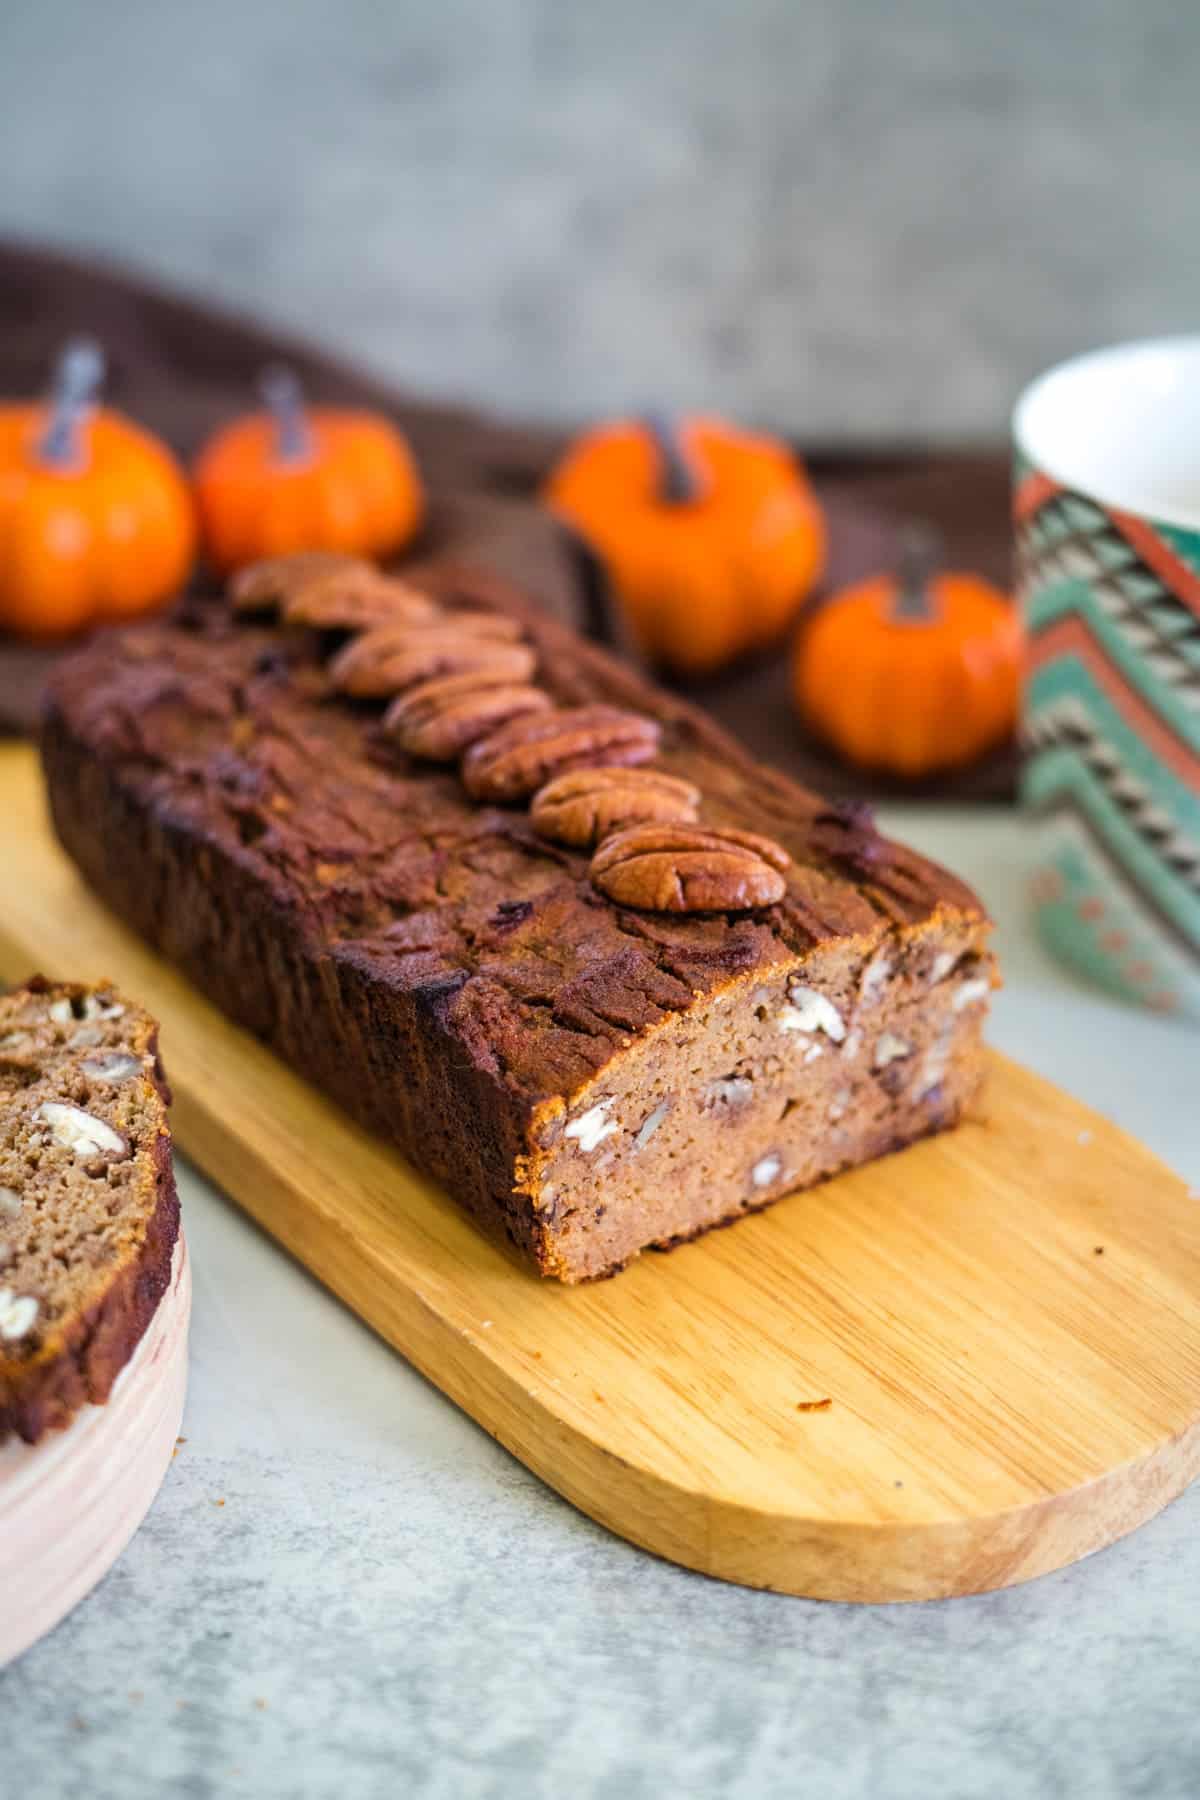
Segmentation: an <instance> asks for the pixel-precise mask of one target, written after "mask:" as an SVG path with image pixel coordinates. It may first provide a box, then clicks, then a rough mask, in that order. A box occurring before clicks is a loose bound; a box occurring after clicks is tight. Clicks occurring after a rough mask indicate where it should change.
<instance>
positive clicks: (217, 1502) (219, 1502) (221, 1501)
mask: <svg viewBox="0 0 1200 1800" xmlns="http://www.w3.org/2000/svg"><path fill="white" fill-rule="evenodd" d="M224 1504H225V1502H224V1500H214V1501H213V1505H214V1506H224Z"/></svg>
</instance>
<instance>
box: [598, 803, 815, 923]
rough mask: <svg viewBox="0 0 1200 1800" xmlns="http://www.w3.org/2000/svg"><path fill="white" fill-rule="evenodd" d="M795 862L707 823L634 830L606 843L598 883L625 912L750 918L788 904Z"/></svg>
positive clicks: (748, 835)
mask: <svg viewBox="0 0 1200 1800" xmlns="http://www.w3.org/2000/svg"><path fill="white" fill-rule="evenodd" d="M788 862H789V857H788V854H787V851H786V850H785V849H784V848H783V847H782V845H780V844H777V843H775V842H774V841H773V840H772V839H771V838H765V837H759V836H758V834H757V833H756V832H753V831H732V830H727V829H725V828H723V827H722V828H720V829H718V828H716V827H713V826H707V825H683V824H680V825H670V824H667V825H634V826H632V827H631V828H630V829H629V830H628V831H618V832H617V833H615V835H614V836H613V837H610V838H606V839H605V841H604V843H602V844H601V846H600V848H599V849H598V850H597V852H596V854H595V856H593V858H592V863H591V868H590V869H589V871H588V873H589V874H590V875H591V878H592V883H593V885H594V886H595V887H597V888H598V889H599V890H600V892H601V893H602V894H605V895H607V897H608V899H610V900H615V901H617V903H618V904H619V905H621V906H636V907H640V908H642V909H643V910H645V911H647V912H678V913H700V912H746V911H748V910H749V909H750V908H751V907H755V906H773V905H774V904H775V902H776V901H778V900H782V899H783V896H784V893H785V891H786V887H787V884H786V882H785V881H784V878H783V871H784V870H785V869H786V868H787V866H788Z"/></svg>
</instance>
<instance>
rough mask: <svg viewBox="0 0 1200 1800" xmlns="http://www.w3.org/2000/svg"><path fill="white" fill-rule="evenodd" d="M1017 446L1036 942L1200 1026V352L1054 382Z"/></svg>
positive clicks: (1026, 786) (1100, 354) (1115, 988)
mask: <svg viewBox="0 0 1200 1800" xmlns="http://www.w3.org/2000/svg"><path fill="white" fill-rule="evenodd" d="M1013 432H1014V438H1015V444H1016V471H1015V481H1014V523H1015V533H1016V568H1017V584H1018V592H1019V594H1020V597H1021V601H1022V606H1023V610H1024V616H1025V622H1026V627H1027V630H1028V634H1029V651H1028V662H1027V667H1026V679H1025V688H1024V699H1023V709H1022V740H1023V749H1024V755H1023V770H1022V781H1021V794H1022V801H1023V804H1024V806H1025V808H1026V810H1027V813H1028V816H1029V817H1030V819H1031V820H1032V823H1033V826H1034V830H1035V833H1036V839H1037V849H1036V852H1035V859H1036V860H1035V874H1034V886H1033V898H1034V906H1035V909H1036V916H1037V921H1038V926H1039V929H1040V931H1041V934H1042V936H1043V938H1044V940H1045V941H1046V943H1047V944H1048V945H1049V946H1050V948H1051V949H1052V950H1053V951H1054V953H1055V954H1056V955H1058V956H1060V957H1061V958H1063V959H1064V960H1065V961H1067V962H1068V963H1070V964H1071V965H1072V966H1073V967H1074V968H1076V969H1077V970H1079V971H1080V972H1081V973H1083V974H1085V975H1087V976H1089V977H1091V978H1092V979H1094V980H1096V981H1099V982H1100V983H1102V984H1103V986H1104V987H1106V988H1108V989H1109V990H1110V991H1111V992H1114V993H1117V994H1120V995H1122V996H1124V997H1126V998H1129V999H1133V1000H1138V1001H1140V1002H1142V1003H1143V1004H1145V1005H1148V1006H1152V1007H1155V1008H1157V1009H1159V1010H1161V1011H1164V1012H1174V1013H1178V1014H1181V1015H1183V1016H1186V1017H1188V1018H1191V1019H1194V1020H1200V337H1181V338H1163V339H1158V340H1151V341H1147V342H1144V343H1136V344H1127V345H1122V346H1119V347H1117V348H1115V349H1111V350H1099V351H1095V352H1094V353H1092V354H1090V355H1087V356H1080V357H1076V358H1075V359H1074V360H1073V361H1071V362H1067V363H1063V364H1061V365H1060V366H1059V367H1058V368H1055V369H1051V370H1050V372H1049V373H1048V374H1046V375H1043V376H1042V377H1041V379H1040V380H1038V381H1035V382H1034V384H1033V386H1032V387H1030V388H1028V389H1027V390H1026V392H1025V394H1024V395H1023V396H1022V398H1021V400H1020V402H1019V404H1018V406H1017V409H1016V413H1015V415H1014V420H1013Z"/></svg>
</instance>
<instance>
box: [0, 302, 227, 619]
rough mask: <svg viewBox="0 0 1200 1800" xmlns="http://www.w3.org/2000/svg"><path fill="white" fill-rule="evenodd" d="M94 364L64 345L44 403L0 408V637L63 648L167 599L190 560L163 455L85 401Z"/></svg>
mask: <svg viewBox="0 0 1200 1800" xmlns="http://www.w3.org/2000/svg"><path fill="white" fill-rule="evenodd" d="M103 379H104V358H103V356H102V354H101V352H100V350H99V348H98V346H97V345H95V344H93V343H91V342H90V341H88V340H86V339H82V338H81V339H77V340H76V341H74V342H72V343H70V344H68V345H67V346H66V348H65V350H64V351H63V354H62V356H61V358H60V360H59V363H58V367H57V369H56V371H55V376H54V383H53V387H52V390H51V394H50V397H49V400H48V401H47V402H46V403H45V404H36V405H6V406H0V628H3V629H5V630H7V631H14V632H18V633H19V634H20V635H21V636H22V637H28V638H59V637H67V636H69V635H70V634H71V633H72V632H76V631H80V630H82V629H83V628H84V626H87V625H93V624H97V623H99V622H101V621H106V620H110V619H123V618H128V617H131V616H132V615H134V614H136V613H143V612H146V611H148V610H149V609H150V608H151V607H154V606H157V605H159V603H160V602H161V601H163V600H167V599H169V598H170V596H171V595H172V594H174V593H177V592H178V590H179V588H180V587H181V586H182V585H183V583H184V582H185V581H186V579H187V576H188V573H189V571H190V569H191V564H192V556H193V553H194V549H195V537H196V534H195V521H194V516H193V512H192V501H191V495H190V494H189V492H188V487H187V483H186V481H185V480H184V478H183V475H182V473H181V472H180V469H179V467H178V465H177V464H176V462H175V459H174V457H173V456H172V455H171V453H170V451H169V450H168V449H167V447H166V445H165V444H162V443H160V442H159V440H158V439H157V438H155V437H152V436H151V435H150V433H149V432H148V431H143V430H142V428H141V427H140V426H139V425H135V424H134V423H133V422H132V420H130V419H126V418H123V417H122V415H121V414H120V413H118V412H113V411H112V410H110V409H109V408H107V407H97V406H96V405H95V397H96V394H97V392H98V390H99V388H100V384H101V382H102V381H103Z"/></svg>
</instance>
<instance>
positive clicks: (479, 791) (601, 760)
mask: <svg viewBox="0 0 1200 1800" xmlns="http://www.w3.org/2000/svg"><path fill="white" fill-rule="evenodd" d="M658 739H659V728H658V725H657V724H656V723H655V721H654V720H653V719H647V718H644V717H643V716H642V714H641V713H632V712H624V711H622V709H621V708H620V707H618V706H572V707H563V708H561V709H557V710H555V711H553V712H543V713H531V714H528V715H527V716H526V717H525V718H521V719H513V720H512V721H511V722H510V723H509V724H507V725H502V726H501V727H500V729H499V731H493V732H491V733H490V734H489V735H488V736H487V737H485V738H480V740H479V742H478V743H477V744H472V746H471V748H470V749H469V750H468V751H467V753H466V755H465V756H464V757H463V762H462V778H463V784H464V786H465V787H466V790H467V792H468V793H469V794H470V795H471V797H472V798H473V799H475V800H484V801H499V802H504V801H506V800H525V799H527V798H528V797H529V795H530V794H535V793H536V792H537V790H538V789H539V788H540V787H544V786H545V784H546V783H547V782H548V781H550V780H552V779H553V778H554V777H555V776H556V775H563V774H565V773H566V772H567V770H568V769H589V768H590V769H594V768H604V767H611V766H613V765H615V764H625V765H629V764H632V763H643V762H649V761H650V758H651V757H652V756H653V755H654V754H655V752H656V751H657V749H658Z"/></svg>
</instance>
